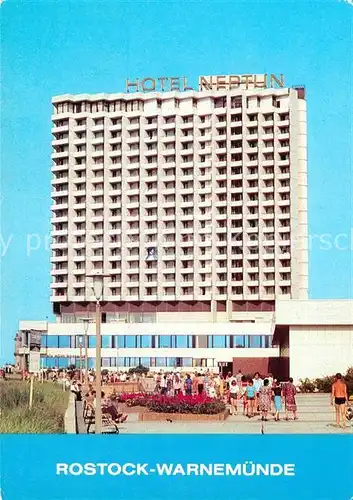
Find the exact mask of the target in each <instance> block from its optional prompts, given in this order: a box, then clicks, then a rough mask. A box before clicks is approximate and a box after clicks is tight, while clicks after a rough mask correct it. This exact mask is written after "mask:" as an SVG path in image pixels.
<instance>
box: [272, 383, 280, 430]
mask: <svg viewBox="0 0 353 500" xmlns="http://www.w3.org/2000/svg"><path fill="white" fill-rule="evenodd" d="M272 394H273V400H274V406H275V420H276V422H278V421H279V420H280V418H279V413H280V411H282V387H281V384H280V383H279V382H278V381H276V382H274V386H273V387H272Z"/></svg>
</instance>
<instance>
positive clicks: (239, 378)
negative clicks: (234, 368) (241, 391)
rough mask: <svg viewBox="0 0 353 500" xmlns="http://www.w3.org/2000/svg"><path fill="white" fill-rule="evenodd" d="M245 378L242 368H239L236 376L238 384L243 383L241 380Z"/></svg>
mask: <svg viewBox="0 0 353 500" xmlns="http://www.w3.org/2000/svg"><path fill="white" fill-rule="evenodd" d="M242 378H243V374H242V372H241V370H238V373H237V374H236V376H235V380H236V381H237V384H238V385H239V386H240V385H241V380H242Z"/></svg>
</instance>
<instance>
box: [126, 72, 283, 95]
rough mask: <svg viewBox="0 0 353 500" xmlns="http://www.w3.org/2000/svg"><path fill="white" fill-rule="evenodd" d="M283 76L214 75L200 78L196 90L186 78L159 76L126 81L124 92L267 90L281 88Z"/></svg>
mask: <svg viewBox="0 0 353 500" xmlns="http://www.w3.org/2000/svg"><path fill="white" fill-rule="evenodd" d="M283 87H284V76H283V74H279V75H275V74H273V73H271V74H267V73H265V74H262V75H216V76H200V77H199V82H198V88H197V89H195V88H193V87H192V86H190V85H189V83H188V78H187V77H186V76H160V77H157V78H152V77H150V76H147V77H145V78H136V79H134V80H132V79H127V80H126V83H125V90H126V92H173V91H177V92H186V91H189V90H198V91H200V92H202V91H207V90H211V91H212V90H231V89H237V88H241V89H268V88H283Z"/></svg>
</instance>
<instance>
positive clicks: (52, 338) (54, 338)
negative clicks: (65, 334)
mask: <svg viewBox="0 0 353 500" xmlns="http://www.w3.org/2000/svg"><path fill="white" fill-rule="evenodd" d="M47 347H59V337H58V335H47Z"/></svg>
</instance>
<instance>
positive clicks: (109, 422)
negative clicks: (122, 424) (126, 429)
mask: <svg viewBox="0 0 353 500" xmlns="http://www.w3.org/2000/svg"><path fill="white" fill-rule="evenodd" d="M83 419H84V421H85V423H86V424H87V434H90V430H91V427H92V425H93V424H94V423H95V420H96V412H95V408H94V406H93V405H92V404H90V403H87V402H86V401H85V402H84V406H83ZM102 434H119V427H118V424H117V423H116V422H114V420H113V419H112V416H111V415H110V414H109V413H104V408H102Z"/></svg>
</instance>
